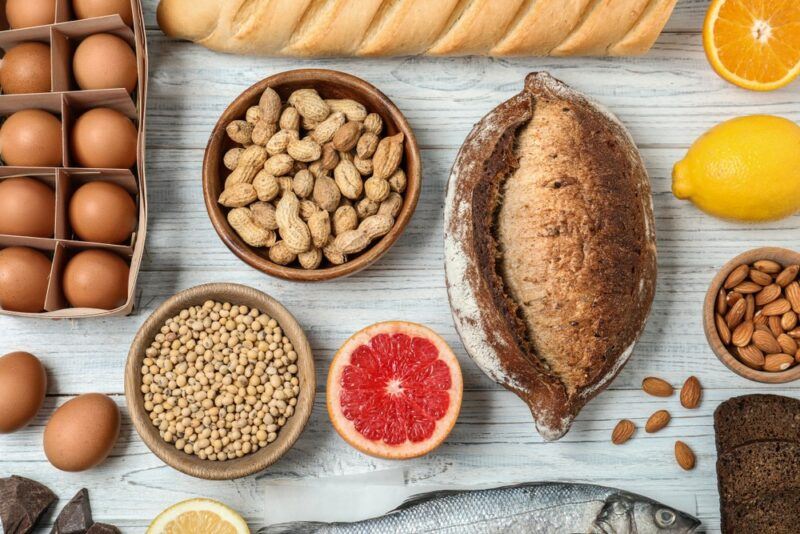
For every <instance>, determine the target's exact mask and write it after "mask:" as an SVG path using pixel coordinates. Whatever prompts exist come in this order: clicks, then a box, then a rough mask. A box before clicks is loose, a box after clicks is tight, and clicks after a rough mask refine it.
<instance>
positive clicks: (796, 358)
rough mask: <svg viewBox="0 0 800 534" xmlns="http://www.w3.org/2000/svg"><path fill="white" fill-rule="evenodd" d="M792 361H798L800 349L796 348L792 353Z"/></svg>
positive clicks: (799, 359) (799, 361)
mask: <svg viewBox="0 0 800 534" xmlns="http://www.w3.org/2000/svg"><path fill="white" fill-rule="evenodd" d="M794 361H796V362H797V363H800V349H797V352H795V353H794Z"/></svg>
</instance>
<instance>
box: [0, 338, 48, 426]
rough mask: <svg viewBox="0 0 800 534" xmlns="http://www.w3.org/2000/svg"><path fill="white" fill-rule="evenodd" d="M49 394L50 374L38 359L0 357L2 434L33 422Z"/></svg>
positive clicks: (19, 355) (15, 355)
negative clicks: (46, 395)
mask: <svg viewBox="0 0 800 534" xmlns="http://www.w3.org/2000/svg"><path fill="white" fill-rule="evenodd" d="M46 393H47V373H45V371H44V366H43V365H42V362H40V361H39V358H37V357H36V356H34V355H33V354H29V353H27V352H12V353H10V354H6V355H5V356H3V357H2V358H0V434H5V433H8V432H14V431H16V430H19V429H20V428H22V427H24V426H26V425H27V424H28V423H30V422H31V420H33V418H34V417H35V416H36V414H37V413H38V412H39V409H40V408H41V407H42V403H44V396H45V394H46Z"/></svg>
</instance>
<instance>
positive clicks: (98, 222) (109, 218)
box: [69, 182, 137, 244]
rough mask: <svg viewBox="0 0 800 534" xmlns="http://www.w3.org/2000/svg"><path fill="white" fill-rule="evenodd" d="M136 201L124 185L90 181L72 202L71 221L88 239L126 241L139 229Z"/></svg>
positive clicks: (74, 229)
mask: <svg viewBox="0 0 800 534" xmlns="http://www.w3.org/2000/svg"><path fill="white" fill-rule="evenodd" d="M136 220H137V217H136V203H135V202H134V201H133V198H132V197H131V196H130V195H129V194H128V192H127V191H126V190H125V189H124V188H123V187H121V186H119V185H117V184H113V183H111V182H89V183H87V184H84V185H82V186H81V187H80V188H78V190H77V191H75V193H74V194H73V195H72V199H70V202H69V223H70V225H71V226H72V230H73V231H74V232H75V234H76V235H77V236H78V237H79V238H81V239H82V240H84V241H93V242H95V243H111V244H119V243H124V242H125V241H127V240H128V239H130V237H131V234H132V233H133V231H134V230H135V229H136Z"/></svg>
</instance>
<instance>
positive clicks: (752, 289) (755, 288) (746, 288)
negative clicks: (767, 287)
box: [733, 280, 762, 295]
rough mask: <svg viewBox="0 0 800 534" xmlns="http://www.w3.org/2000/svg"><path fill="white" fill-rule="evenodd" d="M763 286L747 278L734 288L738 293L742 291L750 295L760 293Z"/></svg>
mask: <svg viewBox="0 0 800 534" xmlns="http://www.w3.org/2000/svg"><path fill="white" fill-rule="evenodd" d="M761 288H762V286H760V285H758V284H756V283H755V282H750V281H749V280H746V281H744V282H742V283H741V284H739V285H737V286H736V287H734V288H733V290H734V291H736V292H738V293H742V294H744V295H749V294H751V293H758V292H759V291H761Z"/></svg>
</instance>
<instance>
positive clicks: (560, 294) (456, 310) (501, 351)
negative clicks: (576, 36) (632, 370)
mask: <svg viewBox="0 0 800 534" xmlns="http://www.w3.org/2000/svg"><path fill="white" fill-rule="evenodd" d="M445 258H446V271H447V287H448V292H449V295H450V304H451V307H452V310H453V316H454V318H455V324H456V328H457V329H458V332H459V335H460V336H461V339H462V341H463V342H464V346H465V347H466V349H467V352H468V353H469V354H470V356H472V358H473V359H474V360H475V362H476V363H477V364H478V365H479V367H481V369H483V371H484V372H485V373H486V374H488V375H489V376H490V377H491V378H492V379H493V380H495V381H496V382H498V383H500V384H502V385H503V386H505V387H506V388H508V389H510V390H512V391H513V392H515V393H516V394H517V395H519V396H520V397H521V398H522V399H523V400H524V401H525V402H526V403H527V404H528V405H529V406H530V409H531V412H532V413H533V417H534V419H535V421H536V426H537V429H538V430H539V433H540V434H541V435H542V436H543V437H544V438H545V439H547V440H555V439H558V438H560V437H561V436H563V435H564V434H565V433H566V432H567V430H568V429H569V426H570V424H571V423H572V420H573V419H574V418H575V416H576V415H577V413H578V411H579V410H580V409H581V408H582V407H583V406H584V405H585V404H586V403H587V402H588V401H589V400H590V399H591V398H592V397H594V396H595V395H596V394H597V393H598V392H600V391H601V390H602V389H603V388H605V387H606V386H607V385H608V384H609V382H611V380H613V379H614V377H615V376H616V375H617V373H619V371H620V369H621V368H622V366H623V365H624V364H625V362H626V361H627V359H628V358H629V357H630V355H631V352H632V350H633V345H634V343H635V342H636V339H637V338H638V337H639V335H640V334H641V332H642V330H643V329H644V324H645V321H646V319H647V315H648V313H649V311H650V306H651V304H652V301H653V295H654V292H655V284H656V244H655V231H654V222H653V209H652V199H651V194H650V183H649V180H648V178H647V171H646V170H645V167H644V164H643V162H642V159H641V156H640V155H639V152H638V150H637V149H636V146H635V144H634V143H633V140H632V139H631V137H630V135H629V134H628V132H627V130H626V129H625V127H624V126H623V125H622V124H621V123H620V122H619V120H617V119H616V118H615V117H614V116H613V115H611V114H610V113H609V112H608V111H606V110H604V109H602V108H601V107H599V106H598V105H597V104H594V103H593V102H590V101H589V100H588V99H587V98H586V97H584V96H583V95H581V94H580V93H578V92H576V91H575V90H573V89H571V88H569V87H568V86H566V85H565V84H563V83H562V82H560V81H558V80H556V79H554V78H552V77H551V76H550V75H548V74H545V73H534V74H530V75H529V76H528V77H527V79H526V81H525V88H524V90H523V91H522V93H520V94H518V95H517V96H515V97H513V98H511V99H510V100H508V101H507V102H504V103H503V104H501V105H500V106H498V107H497V108H495V109H494V110H493V111H492V112H491V113H489V114H488V115H487V116H486V117H484V119H483V120H482V121H481V122H480V123H478V124H477V125H476V126H475V128H474V129H473V131H472V133H471V134H470V135H469V137H468V138H467V140H466V141H465V142H464V145H463V146H462V148H461V151H460V152H459V154H458V157H457V158H456V162H455V164H454V166H453V171H452V174H451V176H450V182H449V185H448V190H447V200H446V206H445Z"/></svg>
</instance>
